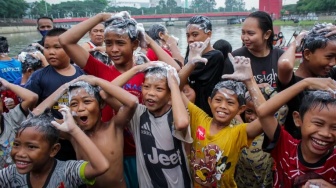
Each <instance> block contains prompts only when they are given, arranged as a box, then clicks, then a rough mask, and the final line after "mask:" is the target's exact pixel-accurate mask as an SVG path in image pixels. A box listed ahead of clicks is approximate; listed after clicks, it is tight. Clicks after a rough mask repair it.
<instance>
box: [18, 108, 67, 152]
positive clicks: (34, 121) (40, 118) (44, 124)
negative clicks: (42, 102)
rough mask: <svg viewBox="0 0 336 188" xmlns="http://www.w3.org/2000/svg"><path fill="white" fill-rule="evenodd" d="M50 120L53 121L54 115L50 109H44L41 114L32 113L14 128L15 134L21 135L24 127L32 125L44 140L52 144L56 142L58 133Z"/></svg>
mask: <svg viewBox="0 0 336 188" xmlns="http://www.w3.org/2000/svg"><path fill="white" fill-rule="evenodd" d="M51 121H54V117H53V115H52V114H51V111H50V109H46V110H45V111H44V112H43V113H42V114H40V115H37V116H35V115H33V114H32V116H31V117H30V118H28V119H26V120H25V121H23V122H22V123H21V125H20V127H18V128H17V129H16V132H17V133H16V136H19V135H21V134H22V132H23V131H24V130H25V129H26V128H28V127H33V128H35V130H36V131H38V132H40V133H42V134H43V137H44V138H45V140H46V141H47V142H48V143H49V144H50V146H52V145H54V144H56V143H57V142H58V139H59V135H60V133H59V131H58V130H57V129H56V128H55V127H54V126H53V125H52V124H51Z"/></svg>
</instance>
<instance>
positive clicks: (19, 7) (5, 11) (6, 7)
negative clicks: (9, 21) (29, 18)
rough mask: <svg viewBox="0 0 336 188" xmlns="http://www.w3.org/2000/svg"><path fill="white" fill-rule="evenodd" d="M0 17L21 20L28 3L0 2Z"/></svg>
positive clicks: (9, 0)
mask: <svg viewBox="0 0 336 188" xmlns="http://www.w3.org/2000/svg"><path fill="white" fill-rule="evenodd" d="M0 7H1V8H0V17H2V18H4V17H5V18H22V17H23V16H24V15H26V11H27V8H28V3H27V2H26V1H24V0H0Z"/></svg>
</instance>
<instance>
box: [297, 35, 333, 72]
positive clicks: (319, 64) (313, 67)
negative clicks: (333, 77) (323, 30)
mask: <svg viewBox="0 0 336 188" xmlns="http://www.w3.org/2000/svg"><path fill="white" fill-rule="evenodd" d="M304 56H305V58H306V59H307V60H308V69H309V71H311V72H312V73H313V74H314V75H316V76H327V75H328V73H329V72H330V70H331V69H332V68H333V66H335V65H336V41H335V40H334V41H329V42H327V46H326V47H325V48H319V49H316V50H315V51H314V53H312V52H310V51H309V50H308V49H306V50H305V51H304Z"/></svg>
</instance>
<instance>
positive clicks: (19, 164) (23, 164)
mask: <svg viewBox="0 0 336 188" xmlns="http://www.w3.org/2000/svg"><path fill="white" fill-rule="evenodd" d="M29 164H30V163H29V162H24V161H16V162H15V166H16V168H18V169H23V168H26V167H27V166H28V165H29Z"/></svg>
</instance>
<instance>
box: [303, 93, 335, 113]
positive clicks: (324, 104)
mask: <svg viewBox="0 0 336 188" xmlns="http://www.w3.org/2000/svg"><path fill="white" fill-rule="evenodd" d="M333 95H334V94H331V93H330V92H327V91H308V92H306V93H305V96H304V98H303V100H302V103H301V106H300V108H299V113H300V116H301V118H302V119H303V117H304V115H305V114H306V112H307V111H308V110H311V109H315V108H317V107H318V108H319V110H322V109H323V108H328V105H333V106H335V107H336V98H335V97H334V96H333Z"/></svg>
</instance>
